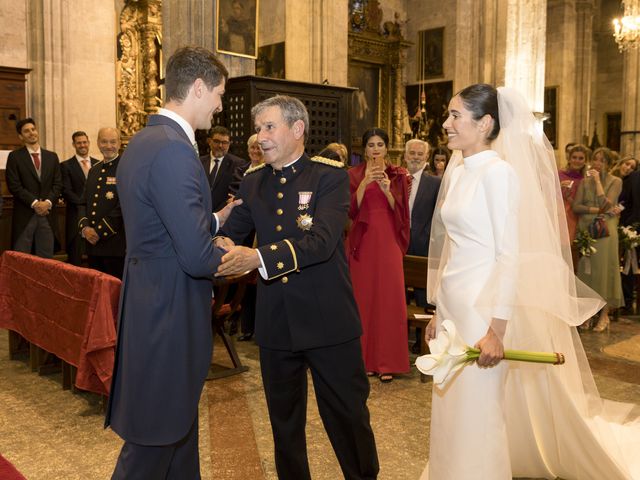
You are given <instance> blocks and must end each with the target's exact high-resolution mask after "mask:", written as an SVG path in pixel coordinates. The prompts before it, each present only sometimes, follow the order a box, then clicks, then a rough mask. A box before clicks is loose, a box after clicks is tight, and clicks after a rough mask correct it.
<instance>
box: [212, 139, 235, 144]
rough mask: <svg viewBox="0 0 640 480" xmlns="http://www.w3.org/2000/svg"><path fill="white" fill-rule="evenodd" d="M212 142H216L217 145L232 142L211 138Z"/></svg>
mask: <svg viewBox="0 0 640 480" xmlns="http://www.w3.org/2000/svg"><path fill="white" fill-rule="evenodd" d="M211 143H215V144H216V145H229V144H230V143H231V142H230V141H229V140H211Z"/></svg>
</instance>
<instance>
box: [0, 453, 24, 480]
mask: <svg viewBox="0 0 640 480" xmlns="http://www.w3.org/2000/svg"><path fill="white" fill-rule="evenodd" d="M0 478H1V479H2V480H27V479H26V478H25V477H23V476H22V475H21V474H20V472H19V471H18V470H16V467H14V466H13V465H11V463H9V461H8V460H6V459H5V458H4V457H3V456H2V455H0Z"/></svg>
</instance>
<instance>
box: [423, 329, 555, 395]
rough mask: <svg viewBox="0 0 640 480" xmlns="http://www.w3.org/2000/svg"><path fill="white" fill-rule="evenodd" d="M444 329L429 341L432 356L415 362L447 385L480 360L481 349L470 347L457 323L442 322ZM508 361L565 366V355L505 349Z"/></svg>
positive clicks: (424, 356)
mask: <svg viewBox="0 0 640 480" xmlns="http://www.w3.org/2000/svg"><path fill="white" fill-rule="evenodd" d="M442 328H443V330H442V331H441V332H440V333H439V334H438V335H437V336H436V338H434V339H433V340H430V341H429V350H430V351H431V353H430V354H429V355H422V356H421V357H418V358H417V359H416V367H418V370H420V372H422V373H424V374H425V375H433V383H434V384H436V385H441V386H444V385H445V384H446V383H447V382H448V381H449V380H450V379H451V378H452V377H453V374H454V373H455V372H457V371H458V370H460V369H461V368H463V367H464V366H466V365H468V364H469V363H472V362H473V361H475V360H477V359H478V358H479V357H480V350H479V349H477V348H473V347H469V346H468V345H467V344H466V343H465V342H464V340H463V339H462V337H460V335H458V332H457V330H456V326H455V324H454V323H453V322H452V321H451V320H444V321H443V322H442ZM504 359H505V360H517V361H521V362H535V363H549V364H553V365H562V364H563V363H564V355H563V354H561V353H544V352H527V351H523V350H505V351H504Z"/></svg>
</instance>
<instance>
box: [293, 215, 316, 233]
mask: <svg viewBox="0 0 640 480" xmlns="http://www.w3.org/2000/svg"><path fill="white" fill-rule="evenodd" d="M296 223H297V224H298V228H299V229H300V230H311V227H312V226H313V217H312V216H311V215H308V214H306V213H303V214H302V215H298V218H296Z"/></svg>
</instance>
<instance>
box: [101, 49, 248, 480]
mask: <svg viewBox="0 0 640 480" xmlns="http://www.w3.org/2000/svg"><path fill="white" fill-rule="evenodd" d="M227 77H228V72H227V69H226V68H225V67H224V65H223V64H222V63H221V62H220V60H218V58H217V57H216V56H215V55H214V54H213V53H211V52H210V51H209V50H206V49H203V48H198V47H185V48H181V49H179V50H178V51H176V52H175V53H174V54H173V55H172V56H171V58H170V59H169V61H168V62H167V68H166V77H165V78H166V79H165V88H166V97H167V101H166V105H165V108H162V109H160V111H159V112H158V115H153V116H151V117H150V118H149V122H148V124H147V126H146V127H145V128H144V129H143V130H142V131H141V132H139V133H138V134H136V135H135V136H134V137H133V138H132V139H131V141H130V142H129V145H128V147H127V149H126V151H125V153H124V154H123V155H122V158H121V159H120V164H119V166H118V172H117V174H116V177H117V188H118V195H119V197H120V205H121V208H122V216H123V218H124V225H125V232H126V240H127V255H126V259H125V266H124V276H123V283H122V290H121V295H120V310H119V312H120V313H119V318H118V344H117V348H116V358H115V365H114V372H113V380H112V383H111V393H110V396H109V406H108V409H107V416H106V420H105V426H109V425H110V426H111V428H112V429H113V430H114V431H115V432H116V433H117V434H118V435H120V436H121V437H122V438H123V439H124V440H125V444H124V446H123V447H122V451H121V452H120V456H119V458H118V462H117V464H116V467H115V471H114V473H113V477H112V478H113V479H133V478H139V479H152V478H162V479H196V478H200V466H199V457H198V401H199V399H200V393H201V392H202V387H203V385H204V381H205V377H206V376H207V372H208V370H209V363H210V360H211V350H212V331H211V277H212V275H213V273H214V272H215V271H216V270H217V268H218V265H219V264H220V259H221V256H222V254H223V253H224V252H223V251H222V250H221V249H220V248H218V247H216V246H214V244H213V242H212V237H213V235H214V234H215V233H216V231H217V229H218V227H220V226H221V225H222V223H224V221H225V220H226V217H227V216H228V214H229V212H230V211H231V209H232V208H233V207H234V206H235V204H237V203H240V201H239V200H238V201H237V202H235V203H231V204H229V205H228V206H227V207H225V208H224V209H223V210H222V211H220V212H218V213H217V214H215V215H212V213H211V195H210V193H209V182H208V180H207V176H206V174H205V172H204V169H203V168H202V164H201V163H200V160H199V158H198V154H197V150H196V146H195V145H196V141H195V135H194V130H195V129H199V128H202V129H208V128H210V127H211V119H212V116H213V115H214V114H215V113H217V112H219V111H220V110H222V100H221V96H222V95H223V94H224V89H225V82H226V80H227Z"/></svg>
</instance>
